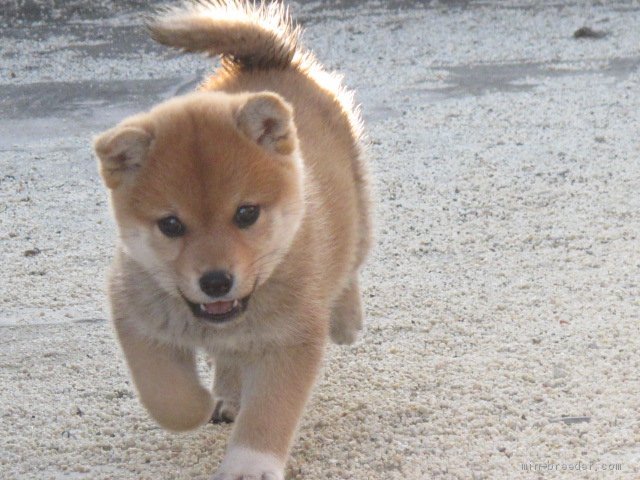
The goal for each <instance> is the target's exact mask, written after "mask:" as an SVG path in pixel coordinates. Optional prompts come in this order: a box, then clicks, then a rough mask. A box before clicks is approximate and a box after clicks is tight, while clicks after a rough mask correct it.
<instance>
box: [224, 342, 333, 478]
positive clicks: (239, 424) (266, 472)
mask: <svg viewBox="0 0 640 480" xmlns="http://www.w3.org/2000/svg"><path fill="white" fill-rule="evenodd" d="M323 352H324V339H323V340H318V341H317V342H312V343H308V344H304V345H298V346H295V347H282V348H279V349H277V350H273V351H269V352H267V353H265V354H264V355H262V356H260V357H259V358H254V359H252V360H251V361H249V362H246V363H244V365H243V368H242V397H241V401H240V405H241V406H240V413H239V414H238V417H237V419H236V426H235V429H234V431H233V433H232V435H231V439H230V441H229V446H228V448H227V453H226V455H225V457H224V459H223V460H222V464H221V465H220V468H219V469H218V472H217V473H216V475H215V476H214V477H213V479H214V480H249V479H250V480H282V479H284V467H285V463H286V460H287V456H288V454H289V448H290V446H291V442H292V440H293V436H294V434H295V431H296V427H297V425H298V421H299V419H300V416H301V414H302V410H303V408H304V406H305V404H306V402H307V400H308V398H309V395H310V393H311V388H312V387H313V384H314V381H315V377H316V375H317V372H318V369H319V366H320V362H321V360H322V355H323Z"/></svg>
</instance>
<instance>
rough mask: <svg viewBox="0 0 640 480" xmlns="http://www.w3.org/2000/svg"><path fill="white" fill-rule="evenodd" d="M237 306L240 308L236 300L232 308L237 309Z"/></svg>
mask: <svg viewBox="0 0 640 480" xmlns="http://www.w3.org/2000/svg"><path fill="white" fill-rule="evenodd" d="M237 306H238V299H237V298H236V299H235V300H234V301H233V306H232V307H231V308H236V307H237Z"/></svg>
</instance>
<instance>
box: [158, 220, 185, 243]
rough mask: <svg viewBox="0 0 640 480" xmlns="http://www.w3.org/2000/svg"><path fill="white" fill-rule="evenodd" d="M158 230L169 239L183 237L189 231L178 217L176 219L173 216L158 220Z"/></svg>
mask: <svg viewBox="0 0 640 480" xmlns="http://www.w3.org/2000/svg"><path fill="white" fill-rule="evenodd" d="M158 228H159V229H160V231H161V232H162V233H164V234H165V235H166V236H167V237H171V238H175V237H181V236H182V235H184V234H185V232H186V231H187V229H186V227H185V226H184V224H183V223H182V222H181V221H180V220H179V219H178V217H174V216H173V215H170V216H168V217H164V218H161V219H160V220H158Z"/></svg>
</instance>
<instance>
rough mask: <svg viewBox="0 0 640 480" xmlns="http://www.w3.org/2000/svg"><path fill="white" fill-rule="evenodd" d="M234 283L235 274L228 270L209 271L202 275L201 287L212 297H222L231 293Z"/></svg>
mask: <svg viewBox="0 0 640 480" xmlns="http://www.w3.org/2000/svg"><path fill="white" fill-rule="evenodd" d="M232 285H233V276H232V275H231V274H230V273H229V272H227V271H226V270H215V271H213V272H207V273H205V274H204V275H203V276H202V277H200V288H201V289H202V291H203V292H204V293H206V294H207V295H209V296H210V297H222V296H223V295H226V294H227V293H229V290H231V286H232Z"/></svg>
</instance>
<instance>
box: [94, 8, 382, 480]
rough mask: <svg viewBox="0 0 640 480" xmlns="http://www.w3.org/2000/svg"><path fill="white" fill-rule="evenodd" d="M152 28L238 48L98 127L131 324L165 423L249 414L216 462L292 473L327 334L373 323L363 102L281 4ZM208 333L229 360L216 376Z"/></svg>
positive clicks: (134, 359) (190, 13) (119, 281)
mask: <svg viewBox="0 0 640 480" xmlns="http://www.w3.org/2000/svg"><path fill="white" fill-rule="evenodd" d="M149 30H150V32H151V34H152V36H153V38H154V39H155V40H157V41H158V42H160V43H162V44H165V45H168V46H172V47H176V48H179V49H182V50H183V51H186V52H204V53H206V54H208V55H211V56H220V57H221V66H220V68H219V69H218V70H217V71H216V72H215V73H214V74H213V75H212V76H211V77H210V78H208V79H206V80H205V81H204V83H203V84H202V85H201V86H200V88H199V89H198V91H197V92H195V93H191V94H188V95H185V96H181V97H177V98H174V99H172V100H169V101H167V102H165V103H162V104H160V105H158V106H156V107H155V108H153V109H152V110H150V111H148V112H145V113H141V114H138V115H135V116H132V117H130V118H127V119H126V120H124V121H123V122H122V123H120V124H119V125H117V126H116V127H114V128H112V129H110V130H108V131H106V132H104V133H102V134H101V135H99V136H98V137H97V138H96V139H95V143H94V149H95V152H96V154H97V157H98V164H99V170H100V173H101V176H102V178H103V180H104V183H105V185H106V187H107V188H108V190H109V192H110V200H111V207H112V211H113V214H114V217H115V220H116V223H117V227H118V236H119V244H118V247H117V250H116V254H115V258H114V260H113V265H112V268H111V271H110V276H109V299H110V304H111V310H112V320H113V324H114V327H115V331H116V333H117V337H118V339H119V342H120V345H121V347H122V350H123V352H124V354H125V356H126V359H127V362H128V366H129V369H130V372H131V376H132V378H133V381H134V383H135V386H136V389H137V391H138V394H139V396H140V400H141V402H142V404H143V405H144V406H145V407H146V408H147V410H148V411H149V413H150V414H151V416H152V417H153V418H154V419H155V420H156V421H157V422H158V423H159V424H160V425H162V426H163V427H165V428H167V429H169V430H174V431H182V430H188V429H192V428H195V427H197V426H199V425H202V424H205V423H207V422H208V421H209V420H210V419H211V418H212V417H213V420H214V421H235V427H234V429H233V433H232V434H231V438H230V440H229V443H228V447H227V451H226V454H225V456H224V458H223V460H222V463H221V465H220V467H219V469H218V471H217V473H216V475H215V476H214V479H217V480H222V479H234V480H235V479H246V480H248V479H269V480H275V479H283V478H284V467H285V463H286V459H287V457H288V454H289V450H290V447H291V443H292V441H293V437H294V435H295V431H296V427H297V425H298V422H299V419H300V416H301V413H302V410H303V408H304V405H305V403H306V402H307V400H308V397H309V394H310V391H311V389H312V386H313V383H314V381H315V377H316V375H317V373H318V370H319V367H320V364H321V360H322V357H323V353H324V350H325V346H326V343H327V339H328V338H329V337H331V338H332V339H333V340H334V341H335V342H336V343H351V342H353V341H354V339H355V338H356V335H357V334H358V332H359V331H360V329H361V327H362V308H361V300H360V290H359V286H358V270H359V268H360V267H361V265H362V263H363V260H364V259H365V255H366V253H367V250H368V249H369V245H370V237H371V222H370V214H369V210H370V200H369V193H368V191H369V187H368V182H367V173H366V165H365V163H364V161H363V159H362V153H361V122H360V118H359V115H358V112H357V111H356V110H355V109H354V106H353V103H352V99H351V95H350V93H349V92H348V91H346V90H345V89H344V88H343V87H342V85H341V81H340V78H339V77H337V76H335V75H333V74H329V73H327V72H325V71H324V70H323V68H322V67H321V66H320V64H319V63H318V62H317V61H316V60H315V59H314V57H313V56H312V54H310V53H309V52H308V51H306V50H304V49H303V48H302V47H301V46H300V45H299V37H300V31H299V29H298V28H294V27H293V26H292V24H291V21H290V19H289V17H288V14H287V13H286V10H285V9H284V8H283V7H282V6H280V5H275V4H269V5H266V4H262V5H258V6H256V5H254V4H244V3H240V2H237V1H234V0H211V1H203V2H200V3H192V4H187V5H186V6H183V7H180V8H174V9H168V10H165V11H163V13H161V14H159V15H158V16H157V17H155V18H154V19H153V20H152V21H151V22H150V23H149ZM198 350H204V351H206V352H207V353H208V354H209V355H210V356H211V358H212V359H213V361H214V363H215V379H214V384H213V392H211V391H210V389H208V388H206V387H205V386H203V385H202V384H201V382H200V379H199V378H198V375H197V372H196V365H195V360H194V354H195V352H196V351H198Z"/></svg>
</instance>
